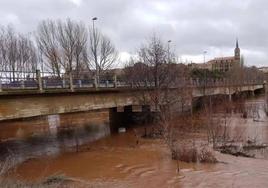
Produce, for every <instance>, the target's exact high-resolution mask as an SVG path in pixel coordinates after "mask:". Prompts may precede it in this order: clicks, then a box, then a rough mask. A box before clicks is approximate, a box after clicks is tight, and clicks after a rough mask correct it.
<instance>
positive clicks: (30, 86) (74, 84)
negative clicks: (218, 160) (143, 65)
mask: <svg viewBox="0 0 268 188" xmlns="http://www.w3.org/2000/svg"><path fill="white" fill-rule="evenodd" d="M263 82H264V80H244V81H241V80H237V81H234V80H227V79H205V80H200V79H185V78H180V79H179V80H177V81H176V82H174V84H173V86H170V87H215V86H230V85H233V86H234V85H248V84H251V85H253V84H263ZM154 86H155V84H154V83H153V82H151V83H150V82H147V81H145V82H144V81H143V82H140V83H135V84H133V83H131V82H130V81H129V80H119V79H117V77H116V76H113V77H112V78H111V77H108V78H107V77H101V78H100V81H99V83H97V81H96V79H94V78H92V77H91V78H90V77H85V75H83V76H80V77H79V76H74V75H71V74H66V73H65V74H60V75H56V74H53V73H51V72H40V71H39V70H37V71H36V72H16V71H13V72H11V71H2V72H0V91H4V90H26V89H27V90H40V91H42V90H49V89H70V90H72V91H73V90H75V89H83V88H84V89H85V88H88V89H89V88H95V89H96V88H120V87H121V88H122V87H127V88H133V87H135V88H137V87H154Z"/></svg>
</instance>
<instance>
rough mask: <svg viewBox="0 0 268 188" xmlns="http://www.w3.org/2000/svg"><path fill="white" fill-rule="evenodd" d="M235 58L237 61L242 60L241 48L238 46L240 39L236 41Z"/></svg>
mask: <svg viewBox="0 0 268 188" xmlns="http://www.w3.org/2000/svg"><path fill="white" fill-rule="evenodd" d="M234 57H235V60H240V48H239V44H238V39H236V47H235V50H234Z"/></svg>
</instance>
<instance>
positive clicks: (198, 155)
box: [172, 144, 218, 163]
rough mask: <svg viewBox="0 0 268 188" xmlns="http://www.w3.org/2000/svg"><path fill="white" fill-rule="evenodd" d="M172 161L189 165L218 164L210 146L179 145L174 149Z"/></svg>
mask: <svg viewBox="0 0 268 188" xmlns="http://www.w3.org/2000/svg"><path fill="white" fill-rule="evenodd" d="M172 159H173V160H179V161H183V162H187V163H196V162H200V163H217V162H218V160H217V159H216V157H215V155H214V152H213V150H212V149H211V148H210V147H208V146H196V145H194V144H192V145H189V144H179V145H176V146H175V147H174V148H173V149H172Z"/></svg>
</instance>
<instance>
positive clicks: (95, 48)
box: [92, 17, 99, 87]
mask: <svg viewBox="0 0 268 188" xmlns="http://www.w3.org/2000/svg"><path fill="white" fill-rule="evenodd" d="M97 20H98V18H97V17H94V18H92V29H93V40H94V41H93V45H94V51H93V52H94V61H95V66H96V74H95V87H97V86H98V84H99V65H98V58H97V41H96V37H97V36H96V30H95V21H97Z"/></svg>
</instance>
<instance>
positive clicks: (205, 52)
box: [203, 51, 208, 63]
mask: <svg viewBox="0 0 268 188" xmlns="http://www.w3.org/2000/svg"><path fill="white" fill-rule="evenodd" d="M207 53H208V52H207V51H204V52H203V54H204V63H206V54H207Z"/></svg>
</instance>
